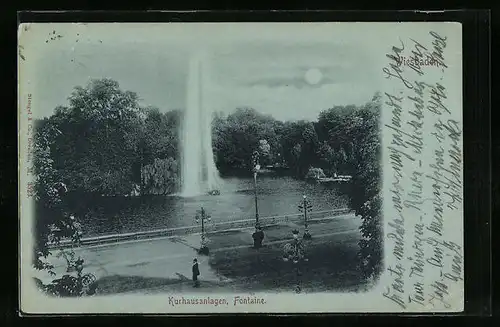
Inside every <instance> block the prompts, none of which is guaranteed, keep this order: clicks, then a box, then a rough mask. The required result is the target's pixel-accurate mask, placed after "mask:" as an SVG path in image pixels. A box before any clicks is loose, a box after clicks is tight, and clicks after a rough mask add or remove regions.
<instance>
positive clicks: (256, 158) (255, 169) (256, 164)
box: [252, 151, 260, 228]
mask: <svg viewBox="0 0 500 327" xmlns="http://www.w3.org/2000/svg"><path fill="white" fill-rule="evenodd" d="M252 162H253V187H254V194H255V228H259V204H258V201H257V173H258V172H259V170H260V164H259V152H257V151H254V152H253V154H252Z"/></svg>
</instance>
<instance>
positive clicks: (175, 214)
mask: <svg viewBox="0 0 500 327" xmlns="http://www.w3.org/2000/svg"><path fill="white" fill-rule="evenodd" d="M303 194H306V195H307V196H308V198H310V199H311V201H312V203H313V205H314V208H313V211H321V210H331V209H335V208H339V207H345V206H346V200H345V197H344V196H341V195H340V192H339V191H338V190H336V189H334V188H328V187H326V186H323V185H318V184H311V183H307V182H304V181H298V180H294V179H292V178H289V177H273V176H259V179H258V196H259V214H260V216H261V217H266V216H274V215H284V214H295V213H298V210H297V205H298V204H299V202H300V201H301V200H302V195H303ZM74 205H75V206H76V205H77V206H78V207H79V208H80V212H82V214H81V215H80V216H81V219H82V220H83V221H82V223H83V225H84V229H85V235H86V236H94V235H102V234H110V233H127V232H134V231H145V230H153V229H159V228H171V227H182V226H190V225H195V222H194V217H195V214H196V211H197V210H199V209H200V207H202V206H203V207H204V208H205V209H206V210H207V212H208V213H209V214H210V215H211V216H212V220H213V221H214V222H218V221H231V220H239V219H253V218H254V217H255V202H254V189H253V179H251V178H248V179H245V178H225V179H224V181H223V186H222V188H221V194H220V195H218V196H211V195H202V196H196V197H189V198H186V197H180V196H176V195H171V196H142V197H108V198H90V197H85V198H84V199H82V198H80V199H79V201H78V202H77V203H75V204H74Z"/></svg>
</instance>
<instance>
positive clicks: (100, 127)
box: [49, 79, 141, 195]
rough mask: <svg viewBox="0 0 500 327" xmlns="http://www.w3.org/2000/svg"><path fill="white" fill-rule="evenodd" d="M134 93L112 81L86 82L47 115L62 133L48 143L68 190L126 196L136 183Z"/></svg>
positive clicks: (136, 110) (138, 128) (138, 127)
mask: <svg viewBox="0 0 500 327" xmlns="http://www.w3.org/2000/svg"><path fill="white" fill-rule="evenodd" d="M137 102H138V97H137V95H136V94H135V93H133V92H129V91H122V90H121V89H120V88H119V85H118V83H117V82H116V81H113V80H109V79H102V80H91V81H90V83H89V84H88V85H87V86H86V87H75V90H74V91H73V93H72V94H71V96H70V97H69V103H70V106H69V107H58V108H56V109H55V112H54V115H53V116H52V117H50V118H49V120H51V121H52V123H53V124H54V125H55V126H57V128H58V129H59V130H60V131H61V133H60V134H58V135H56V136H55V139H54V142H53V143H52V144H51V147H52V149H51V153H52V159H53V160H54V163H53V164H54V169H56V170H57V171H59V172H60V174H61V179H62V182H64V183H65V184H66V185H68V190H69V191H70V192H71V191H76V190H78V191H81V192H90V193H98V194H104V195H115V194H127V193H129V192H130V191H131V190H132V189H133V186H134V183H139V182H140V174H139V173H138V171H137V170H136V171H134V167H136V166H137V165H135V163H136V162H138V161H139V160H140V152H139V142H138V141H139V138H138V135H139V134H140V131H141V125H140V119H139V115H138V113H139V105H138V103H137Z"/></svg>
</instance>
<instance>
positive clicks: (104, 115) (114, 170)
mask: <svg viewBox="0 0 500 327" xmlns="http://www.w3.org/2000/svg"><path fill="white" fill-rule="evenodd" d="M138 100H139V98H138V95H137V94H135V93H134V92H129V91H123V90H121V89H120V87H119V85H118V83H117V82H116V81H113V80H109V79H101V80H92V81H91V82H90V83H89V84H88V85H87V86H86V87H76V88H75V89H74V92H73V93H72V94H71V95H70V97H69V105H68V106H66V107H63V106H60V107H57V108H55V110H54V113H53V115H51V116H50V117H48V118H45V119H43V120H40V121H38V122H37V127H36V130H35V132H36V133H35V155H36V158H37V160H36V170H37V176H38V181H37V185H38V189H37V196H38V199H39V201H38V207H39V208H40V209H39V210H45V211H47V210H49V211H52V212H57V214H55V215H54V214H51V215H43V216H47V217H50V218H49V220H50V221H42V220H40V221H39V222H38V225H39V228H38V233H37V234H38V235H41V237H40V238H39V239H38V243H37V244H38V246H37V249H36V251H37V252H36V253H37V258H40V257H43V256H44V255H46V253H47V249H46V244H47V241H48V239H49V238H50V237H52V236H51V233H52V232H50V231H51V230H53V228H52V229H50V228H48V227H47V226H54V224H56V225H57V224H62V223H60V222H61V221H65V220H67V219H68V217H69V215H70V214H75V215H77V214H78V213H74V212H73V213H71V212H69V211H68V210H69V209H67V208H65V207H64V205H63V204H64V201H61V194H62V193H60V192H58V191H56V189H54V187H55V186H54V187H52V186H53V185H56V184H57V185H64V192H63V193H64V196H67V197H69V196H72V195H73V196H75V195H76V196H80V195H81V194H91V193H92V194H97V195H100V196H113V195H129V194H131V193H133V192H135V193H137V194H140V195H146V194H168V193H173V192H175V191H176V190H177V189H178V186H179V179H180V178H179V177H180V162H179V158H180V154H179V150H180V149H179V128H180V125H181V118H182V116H181V115H182V112H181V111H169V112H165V113H163V112H161V111H160V110H159V109H158V108H152V107H145V108H143V107H141V106H140V105H139V101H138ZM380 101H381V99H380V95H378V94H376V95H375V96H374V98H373V99H372V101H369V102H368V103H367V104H366V105H364V106H342V107H332V108H330V109H327V110H325V111H323V112H321V114H320V115H319V117H318V119H317V120H316V121H312V122H311V121H286V122H282V121H279V120H276V119H274V118H273V117H271V116H267V115H262V114H260V113H259V112H257V111H256V110H254V109H252V108H242V109H237V110H236V111H234V112H233V113H231V114H228V115H224V114H221V113H219V114H216V115H215V116H214V118H213V124H212V131H213V149H214V157H215V159H216V165H217V167H218V169H219V171H220V172H221V173H222V174H233V173H236V172H247V173H248V172H250V171H251V165H252V153H253V152H254V151H256V150H257V151H259V153H260V163H261V165H279V166H282V167H286V168H288V171H289V173H290V174H291V175H293V176H295V177H297V178H304V177H305V176H306V175H307V173H308V171H309V170H310V169H311V168H316V169H317V168H321V169H322V170H323V172H324V173H325V174H326V175H333V174H334V173H338V174H349V175H352V176H353V179H352V182H351V183H349V187H347V188H346V189H345V190H344V191H345V192H346V193H347V194H348V195H349V198H350V199H351V206H352V208H353V209H354V210H356V212H357V213H358V214H359V215H361V216H362V217H363V226H362V231H363V235H364V239H363V240H362V242H361V244H360V245H361V252H360V254H361V255H362V262H363V263H364V265H363V266H364V267H365V268H366V270H365V272H366V274H367V275H372V273H373V272H374V271H375V270H376V269H377V268H378V267H377V265H378V262H380V260H379V259H380V257H381V253H380V251H381V250H380V228H379V227H380V226H379V225H380V198H379V184H380V181H379V180H380V176H379V160H378V156H379V151H380V140H379V135H378V130H379V123H378V122H379V114H380ZM61 226H62V225H61ZM65 226H66V225H65ZM60 229H61V228H60ZM73 232H74V231H73V229H68V230H67V231H66V232H61V233H62V234H64V235H66V234H67V235H66V236H68V235H70V234H71V235H73V234H72V233H73ZM52 234H53V233H52ZM38 265H39V266H40V265H41V263H38Z"/></svg>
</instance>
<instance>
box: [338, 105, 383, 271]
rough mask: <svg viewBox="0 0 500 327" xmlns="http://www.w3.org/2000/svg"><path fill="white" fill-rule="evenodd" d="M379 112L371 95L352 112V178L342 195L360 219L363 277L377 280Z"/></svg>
mask: <svg viewBox="0 0 500 327" xmlns="http://www.w3.org/2000/svg"><path fill="white" fill-rule="evenodd" d="M380 110H381V103H380V97H377V96H375V97H374V99H373V101H371V102H369V103H367V104H366V105H365V106H363V107H362V108H361V109H360V110H358V111H357V112H356V114H355V115H354V117H353V119H352V120H351V124H350V129H349V134H350V137H351V139H352V143H353V144H355V145H357V146H354V147H352V148H351V155H350V157H349V160H350V161H351V166H352V167H353V178H352V180H351V183H350V185H349V186H348V189H347V192H346V193H347V194H348V195H349V199H350V204H351V207H352V208H353V209H354V210H355V212H356V214H357V215H359V216H361V218H362V224H361V227H360V229H361V233H362V236H363V238H362V239H361V241H360V242H359V245H360V251H359V257H360V262H361V269H362V271H363V273H364V274H365V276H366V277H377V276H378V274H379V273H380V271H381V267H382V266H381V265H382V245H383V242H382V226H381V223H382V219H381V214H382V211H381V207H382V199H381V173H380V151H381V142H380V123H379V121H380Z"/></svg>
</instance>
